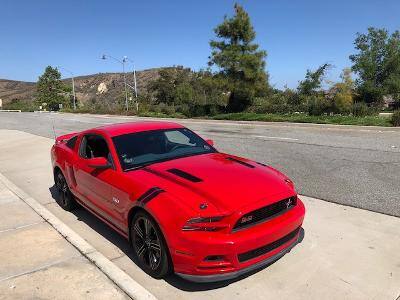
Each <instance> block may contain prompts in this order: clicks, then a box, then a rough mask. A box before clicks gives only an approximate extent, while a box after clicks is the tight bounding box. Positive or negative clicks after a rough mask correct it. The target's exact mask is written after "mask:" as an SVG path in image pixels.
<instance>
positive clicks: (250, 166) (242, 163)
mask: <svg viewBox="0 0 400 300" xmlns="http://www.w3.org/2000/svg"><path fill="white" fill-rule="evenodd" d="M226 159H227V160H230V161H234V162H236V163H238V164H241V165H243V166H245V167H248V168H251V169H254V168H255V166H253V165H251V164H249V163H247V162H244V161H241V160H239V159H236V158H234V157H230V156H229V157H227V158H226Z"/></svg>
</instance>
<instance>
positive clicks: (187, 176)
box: [168, 169, 203, 182]
mask: <svg viewBox="0 0 400 300" xmlns="http://www.w3.org/2000/svg"><path fill="white" fill-rule="evenodd" d="M168 172H170V173H172V174H174V175H176V176H179V177H182V178H184V179H186V180H189V181H191V182H201V181H203V180H202V179H201V178H199V177H196V176H194V175H192V174H189V173H187V172H185V171H182V170H179V169H169V170H168Z"/></svg>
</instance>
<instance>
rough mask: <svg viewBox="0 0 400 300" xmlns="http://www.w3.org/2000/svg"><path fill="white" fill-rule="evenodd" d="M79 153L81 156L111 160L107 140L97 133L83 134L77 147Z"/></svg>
mask: <svg viewBox="0 0 400 300" xmlns="http://www.w3.org/2000/svg"><path fill="white" fill-rule="evenodd" d="M79 155H80V156H81V157H83V158H95V157H104V158H106V159H107V160H108V161H109V162H112V158H111V154H110V151H109V149H108V146H107V142H106V141H105V140H104V138H103V137H101V136H99V135H94V134H91V135H90V134H89V135H85V136H84V137H83V138H82V142H81V145H80V147H79Z"/></svg>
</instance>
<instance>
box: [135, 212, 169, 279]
mask: <svg viewBox="0 0 400 300" xmlns="http://www.w3.org/2000/svg"><path fill="white" fill-rule="evenodd" d="M131 240H132V246H133V251H134V255H135V259H136V260H137V262H138V264H139V266H140V267H141V268H142V269H143V270H144V271H145V272H146V273H147V274H149V275H150V276H152V277H154V278H157V279H160V278H163V277H165V276H166V275H167V274H168V273H169V271H170V267H171V263H170V261H169V256H168V248H167V246H166V243H165V240H164V237H163V235H162V233H161V230H160V229H159V227H158V225H157V223H156V222H155V221H154V220H153V218H152V217H150V216H149V215H148V214H147V213H145V212H142V211H140V212H138V213H137V214H136V215H135V216H134V217H133V219H132V223H131Z"/></svg>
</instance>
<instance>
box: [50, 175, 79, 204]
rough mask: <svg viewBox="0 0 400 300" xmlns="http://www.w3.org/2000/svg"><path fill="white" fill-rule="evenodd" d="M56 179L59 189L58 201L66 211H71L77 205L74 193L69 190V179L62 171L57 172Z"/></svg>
mask: <svg viewBox="0 0 400 300" xmlns="http://www.w3.org/2000/svg"><path fill="white" fill-rule="evenodd" d="M54 181H55V184H56V187H57V191H58V197H57V200H56V201H57V203H58V204H59V205H60V206H61V207H62V208H63V209H65V210H66V211H71V210H73V209H74V208H75V207H76V202H75V199H74V195H72V193H71V191H70V190H69V187H68V184H67V181H66V180H65V177H64V175H63V174H62V173H61V171H58V172H56V174H55V176H54Z"/></svg>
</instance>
